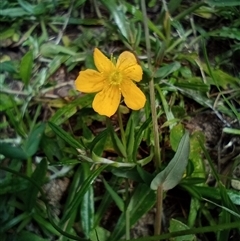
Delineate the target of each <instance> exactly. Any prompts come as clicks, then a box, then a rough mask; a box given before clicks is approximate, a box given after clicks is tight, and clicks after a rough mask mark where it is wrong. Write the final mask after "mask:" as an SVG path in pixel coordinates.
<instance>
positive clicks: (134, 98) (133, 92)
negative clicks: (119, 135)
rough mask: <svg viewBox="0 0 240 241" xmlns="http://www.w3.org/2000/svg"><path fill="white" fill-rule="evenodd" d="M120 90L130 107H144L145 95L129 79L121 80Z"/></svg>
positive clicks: (135, 108) (134, 108)
mask: <svg viewBox="0 0 240 241" xmlns="http://www.w3.org/2000/svg"><path fill="white" fill-rule="evenodd" d="M121 91H122V95H123V97H124V102H125V103H126V105H127V106H128V107H129V108H130V109H132V110H139V109H141V108H143V107H144V105H145V102H146V97H145V95H144V94H143V92H142V91H141V90H140V89H139V88H138V87H137V86H136V85H135V84H134V83H133V82H132V81H131V80H124V81H123V82H122V84H121Z"/></svg>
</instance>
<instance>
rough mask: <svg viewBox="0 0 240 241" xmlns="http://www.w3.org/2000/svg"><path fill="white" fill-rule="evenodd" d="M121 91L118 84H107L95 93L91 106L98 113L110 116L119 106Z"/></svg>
mask: <svg viewBox="0 0 240 241" xmlns="http://www.w3.org/2000/svg"><path fill="white" fill-rule="evenodd" d="M120 99H121V92H120V90H119V87H118V86H114V85H108V86H106V87H105V88H104V89H103V90H102V91H101V92H99V93H97V94H96V96H95V98H94V100H93V103H92V106H93V109H94V110H95V111H96V112H97V113H99V114H100V115H106V116H108V117H110V116H112V115H113V114H114V113H115V112H116V111H117V108H118V106H119V103H120Z"/></svg>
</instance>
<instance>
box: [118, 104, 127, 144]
mask: <svg viewBox="0 0 240 241" xmlns="http://www.w3.org/2000/svg"><path fill="white" fill-rule="evenodd" d="M117 117H118V124H119V128H120V132H121V139H122V143H123V146H124V147H125V148H126V146H127V142H126V137H125V131H124V128H123V122H122V114H121V111H120V108H118V110H117Z"/></svg>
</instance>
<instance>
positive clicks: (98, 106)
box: [75, 48, 146, 117]
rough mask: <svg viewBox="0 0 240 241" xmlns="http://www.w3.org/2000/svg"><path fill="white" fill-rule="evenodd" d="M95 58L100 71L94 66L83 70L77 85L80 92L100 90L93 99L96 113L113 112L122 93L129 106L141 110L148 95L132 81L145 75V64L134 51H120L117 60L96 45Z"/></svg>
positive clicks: (107, 113)
mask: <svg viewBox="0 0 240 241" xmlns="http://www.w3.org/2000/svg"><path fill="white" fill-rule="evenodd" d="M93 58H94V63H95V66H96V68H97V70H98V71H96V70H92V69H87V70H84V71H80V73H79V76H78V77H77V79H76V81H75V85H76V89H77V90H79V91H81V92H85V93H95V92H98V93H97V94H96V96H95V98H94V100H93V103H92V107H93V109H94V110H95V111H96V112H97V113H99V114H100V115H106V116H108V117H110V116H112V115H113V114H114V113H115V112H116V111H117V108H118V106H119V104H120V101H121V95H123V98H124V102H125V103H126V105H127V106H128V107H129V108H130V109H133V110H139V109H141V108H142V107H144V105H145V102H146V97H145V95H144V94H143V92H142V91H141V90H140V89H139V88H138V87H137V86H136V84H135V83H134V82H133V81H136V82H139V81H140V80H141V79H142V68H141V66H140V65H139V64H138V63H137V60H136V58H135V56H134V55H133V54H132V53H131V52H128V51H124V52H123V53H121V54H120V56H119V58H118V60H117V63H116V64H114V63H113V62H112V61H111V60H109V59H108V58H107V57H106V56H105V55H104V54H103V53H102V52H101V51H100V50H99V49H97V48H95V50H94V53H93Z"/></svg>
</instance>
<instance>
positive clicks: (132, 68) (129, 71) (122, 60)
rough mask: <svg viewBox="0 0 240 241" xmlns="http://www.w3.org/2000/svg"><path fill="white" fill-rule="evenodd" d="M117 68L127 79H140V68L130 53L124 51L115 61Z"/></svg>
mask: <svg viewBox="0 0 240 241" xmlns="http://www.w3.org/2000/svg"><path fill="white" fill-rule="evenodd" d="M116 66H117V68H118V69H119V70H120V71H121V72H122V73H123V74H124V75H125V76H126V77H127V78H129V79H131V80H135V81H137V82H138V81H140V80H141V79H142V74H143V72H142V67H141V66H140V65H139V64H138V63H137V60H136V58H135V56H134V54H132V53H131V52H128V51H125V52H123V53H121V54H120V56H119V58H118V60H117V65H116Z"/></svg>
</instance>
